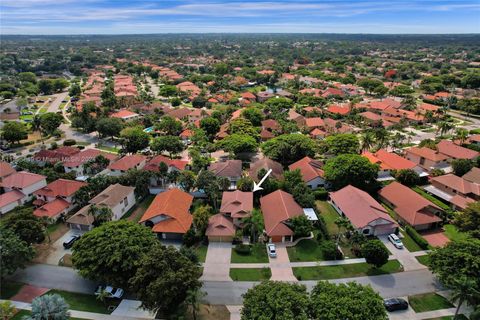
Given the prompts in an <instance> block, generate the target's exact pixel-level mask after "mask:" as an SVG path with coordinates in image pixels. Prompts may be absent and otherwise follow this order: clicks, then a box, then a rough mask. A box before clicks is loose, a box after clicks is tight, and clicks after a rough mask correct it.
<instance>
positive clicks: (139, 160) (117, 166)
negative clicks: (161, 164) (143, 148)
mask: <svg viewBox="0 0 480 320" xmlns="http://www.w3.org/2000/svg"><path fill="white" fill-rule="evenodd" d="M146 162H147V157H145V156H142V155H139V154H132V155H128V156H125V157H123V158H121V159H120V160H118V161H115V162H114V163H111V164H110V165H109V166H108V169H109V170H110V175H111V176H115V177H117V176H121V175H122V174H124V173H125V172H127V171H128V170H130V169H137V170H140V169H142V168H143V167H144V166H145V163H146Z"/></svg>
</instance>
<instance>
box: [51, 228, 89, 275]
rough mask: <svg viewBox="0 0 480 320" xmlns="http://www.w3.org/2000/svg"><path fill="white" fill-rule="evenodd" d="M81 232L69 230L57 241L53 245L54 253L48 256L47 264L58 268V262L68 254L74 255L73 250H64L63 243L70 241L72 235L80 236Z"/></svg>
mask: <svg viewBox="0 0 480 320" xmlns="http://www.w3.org/2000/svg"><path fill="white" fill-rule="evenodd" d="M79 234H81V233H79V231H73V230H68V231H67V233H65V234H64V235H63V236H62V237H60V238H59V239H58V240H57V241H55V242H54V243H53V244H52V249H53V251H52V253H50V254H49V255H48V258H47V260H46V261H45V262H46V263H47V264H53V265H56V266H58V262H59V261H60V259H61V258H62V257H63V256H64V255H66V254H72V250H71V249H65V248H63V243H64V242H65V241H66V240H67V239H69V238H70V237H71V236H72V235H79Z"/></svg>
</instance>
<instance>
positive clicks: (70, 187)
mask: <svg viewBox="0 0 480 320" xmlns="http://www.w3.org/2000/svg"><path fill="white" fill-rule="evenodd" d="M86 185H87V184H86V183H85V182H80V181H75V180H67V179H58V180H55V181H53V182H50V183H49V184H47V185H46V186H45V187H43V188H42V189H40V190H37V191H35V192H34V193H33V194H35V195H37V196H45V197H52V198H54V197H70V196H72V195H73V194H74V193H75V192H77V190H78V189H80V188H81V187H83V186H86Z"/></svg>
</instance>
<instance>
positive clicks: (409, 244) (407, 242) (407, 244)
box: [401, 231, 423, 252]
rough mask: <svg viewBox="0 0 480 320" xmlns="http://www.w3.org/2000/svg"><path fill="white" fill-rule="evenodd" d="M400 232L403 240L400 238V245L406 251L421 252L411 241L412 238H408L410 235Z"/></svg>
mask: <svg viewBox="0 0 480 320" xmlns="http://www.w3.org/2000/svg"><path fill="white" fill-rule="evenodd" d="M401 232H402V235H403V238H402V243H403V245H404V246H405V248H407V250H408V251H410V252H415V251H421V250H423V249H422V248H420V246H419V245H418V244H417V243H416V242H415V241H414V240H413V239H412V237H410V235H409V234H408V233H406V232H405V231H401Z"/></svg>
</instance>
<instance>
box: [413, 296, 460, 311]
mask: <svg viewBox="0 0 480 320" xmlns="http://www.w3.org/2000/svg"><path fill="white" fill-rule="evenodd" d="M408 302H409V304H410V306H411V307H412V309H413V310H415V312H427V311H434V310H441V309H448V308H453V307H454V306H453V304H451V303H450V302H449V301H448V300H447V299H445V298H444V297H442V296H441V295H438V294H436V293H434V292H432V293H424V294H417V295H414V296H409V297H408Z"/></svg>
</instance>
